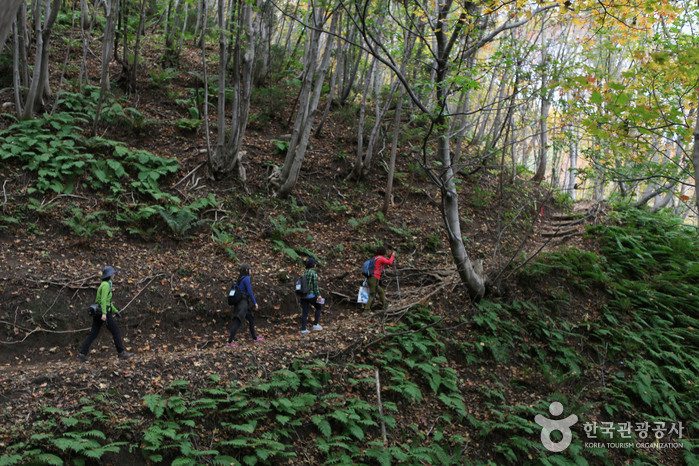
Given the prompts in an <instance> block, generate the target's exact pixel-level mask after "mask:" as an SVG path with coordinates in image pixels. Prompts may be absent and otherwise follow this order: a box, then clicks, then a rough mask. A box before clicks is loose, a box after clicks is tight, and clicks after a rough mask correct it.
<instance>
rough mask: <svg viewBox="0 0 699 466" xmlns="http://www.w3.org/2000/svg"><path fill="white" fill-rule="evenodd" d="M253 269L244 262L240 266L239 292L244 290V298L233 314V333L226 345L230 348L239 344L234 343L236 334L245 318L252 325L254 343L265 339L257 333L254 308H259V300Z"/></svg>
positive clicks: (251, 334)
mask: <svg viewBox="0 0 699 466" xmlns="http://www.w3.org/2000/svg"><path fill="white" fill-rule="evenodd" d="M251 273H252V270H251V269H250V266H249V265H248V264H243V265H241V266H240V275H239V276H238V280H237V284H238V289H239V291H238V292H243V294H244V298H243V299H242V300H240V302H239V303H238V304H236V305H235V314H234V315H233V325H232V326H231V334H230V336H229V337H228V343H227V344H226V346H227V347H228V348H237V347H238V345H237V344H235V343H233V339H234V338H235V334H236V333H238V328H240V324H242V323H243V319H246V320H247V321H248V324H249V326H250V336H251V337H252V342H253V343H259V342H261V341H262V340H264V338H263V337H260V336H257V333H255V317H254V316H253V314H252V308H253V307H254V308H255V310H257V309H258V306H257V301H256V300H255V294H254V293H253V292H252V283H251V282H252V280H251V278H250V274H251Z"/></svg>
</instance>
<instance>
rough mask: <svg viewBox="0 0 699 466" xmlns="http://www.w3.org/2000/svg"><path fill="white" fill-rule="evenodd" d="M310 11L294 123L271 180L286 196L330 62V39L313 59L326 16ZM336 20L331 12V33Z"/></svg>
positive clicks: (293, 182)
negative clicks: (278, 168)
mask: <svg viewBox="0 0 699 466" xmlns="http://www.w3.org/2000/svg"><path fill="white" fill-rule="evenodd" d="M310 15H311V21H312V24H313V25H314V27H313V29H312V30H311V31H310V32H309V38H308V39H309V44H308V46H307V48H306V57H305V60H304V70H306V73H305V76H304V79H303V85H302V88H301V97H300V99H299V102H300V103H299V110H298V114H297V117H296V121H295V123H294V131H293V133H292V135H291V141H290V142H289V149H288V151H287V154H286V159H285V161H284V167H283V168H282V170H281V172H280V174H279V177H278V178H279V179H278V180H274V181H273V184H277V185H278V186H279V187H278V189H277V190H276V193H275V194H276V195H277V196H279V197H286V196H288V195H289V194H291V191H292V190H293V189H294V187H295V186H296V182H297V181H298V176H299V172H300V171H301V165H302V163H303V159H304V157H305V155H306V148H307V146H308V141H309V139H310V135H311V129H312V126H313V121H314V119H315V114H316V111H317V109H318V101H319V100H320V93H321V90H322V88H323V82H324V81H325V75H326V73H327V71H328V66H329V65H330V52H331V51H332V44H333V42H332V41H327V44H326V47H325V50H324V52H323V56H322V58H321V60H320V65H319V66H318V63H317V60H318V52H319V50H318V47H319V44H320V36H321V32H320V29H322V27H323V24H324V23H325V21H326V20H327V18H324V12H323V11H321V10H320V9H317V8H313V9H312V10H311V12H310ZM337 20H338V15H337V14H333V18H332V24H331V25H330V32H331V34H333V33H334V31H335V28H336V26H337ZM316 68H317V70H316Z"/></svg>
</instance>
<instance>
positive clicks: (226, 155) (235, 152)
mask: <svg viewBox="0 0 699 466" xmlns="http://www.w3.org/2000/svg"><path fill="white" fill-rule="evenodd" d="M253 19H254V18H253V6H252V4H250V3H249V2H242V3H240V4H239V13H238V27H236V31H237V33H236V39H235V43H234V45H233V50H232V54H233V56H232V58H233V70H234V80H233V102H232V105H231V111H232V113H231V127H230V134H229V136H228V138H227V140H226V138H225V137H221V134H220V132H221V131H225V127H226V125H225V114H219V117H218V118H219V128H221V129H219V136H220V139H224V141H225V142H224V143H223V147H222V150H218V148H217V152H216V153H215V154H214V156H213V157H212V159H211V165H210V169H211V172H212V173H213V175H214V177H215V178H217V179H221V178H223V177H224V176H226V175H228V174H230V173H231V172H233V170H235V168H236V166H237V165H238V164H239V162H240V159H241V157H242V153H241V148H242V146H243V138H244V136H245V130H246V129H247V122H248V113H249V111H250V96H251V93H252V81H253V78H254V65H255V41H256V38H257V32H258V31H256V30H255V29H254V27H253ZM219 79H221V77H220V76H219ZM220 93H221V89H220V82H219V104H220V105H221V106H223V104H222V103H221V96H220ZM223 94H224V100H225V88H224V90H223ZM240 173H241V178H244V176H243V174H242V172H240Z"/></svg>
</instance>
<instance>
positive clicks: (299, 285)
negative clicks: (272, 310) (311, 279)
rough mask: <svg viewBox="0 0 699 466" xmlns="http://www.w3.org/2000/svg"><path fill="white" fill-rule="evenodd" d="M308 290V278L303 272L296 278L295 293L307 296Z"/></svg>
mask: <svg viewBox="0 0 699 466" xmlns="http://www.w3.org/2000/svg"><path fill="white" fill-rule="evenodd" d="M310 292H311V290H310V289H309V288H308V279H307V278H306V274H305V273H304V274H302V275H301V276H300V277H299V278H297V279H296V294H297V295H299V296H307V295H308V293H310Z"/></svg>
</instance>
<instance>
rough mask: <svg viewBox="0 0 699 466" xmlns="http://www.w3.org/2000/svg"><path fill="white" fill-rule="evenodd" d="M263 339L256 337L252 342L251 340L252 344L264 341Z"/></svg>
mask: <svg viewBox="0 0 699 466" xmlns="http://www.w3.org/2000/svg"><path fill="white" fill-rule="evenodd" d="M264 339H265V337H257V338H255V339H254V340H252V342H253V343H259V342H261V341H264Z"/></svg>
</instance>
